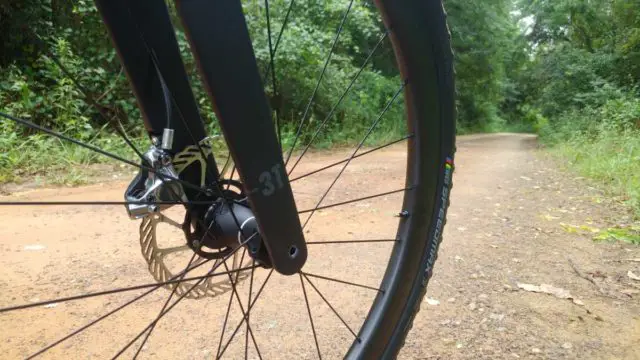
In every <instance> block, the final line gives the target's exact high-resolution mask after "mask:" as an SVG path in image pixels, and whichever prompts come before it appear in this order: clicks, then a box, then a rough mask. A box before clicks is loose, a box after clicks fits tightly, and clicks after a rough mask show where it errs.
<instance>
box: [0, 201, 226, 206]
mask: <svg viewBox="0 0 640 360" xmlns="http://www.w3.org/2000/svg"><path fill="white" fill-rule="evenodd" d="M213 203H214V202H213V201H186V202H185V201H153V202H150V201H0V206H9V205H13V206H55V205H64V206H69V205H78V206H85V205H211V204H213Z"/></svg>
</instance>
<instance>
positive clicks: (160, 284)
mask: <svg viewBox="0 0 640 360" xmlns="http://www.w3.org/2000/svg"><path fill="white" fill-rule="evenodd" d="M206 262H207V261H205V262H203V263H200V264H198V266H199V265H202V264H204V263H206ZM194 268H195V267H194ZM194 268H192V269H189V271H190V270H193V269H194ZM244 270H247V269H238V270H237V271H244ZM219 275H224V274H223V273H218V274H213V275H212V276H219ZM178 276H179V275H177V276H175V277H174V278H176V277H178ZM206 278H208V277H197V278H189V279H184V280H183V281H189V280H196V279H206ZM172 283H175V282H172ZM167 284H170V283H169V282H165V283H155V284H150V286H147V287H153V288H152V289H150V290H148V291H146V292H144V293H142V294H140V295H138V296H136V297H135V298H133V299H131V300H129V301H127V302H126V303H124V304H122V305H120V306H118V307H117V308H115V309H113V310H111V311H109V312H108V313H106V314H104V315H102V316H100V317H99V318H97V319H95V320H93V321H91V322H89V323H87V324H86V325H83V326H82V327H80V328H78V329H76V330H74V331H73V332H71V333H69V334H68V335H66V336H64V337H63V338H61V339H58V340H56V341H55V342H53V343H51V344H49V345H47V346H46V347H44V348H42V349H40V350H38V352H36V353H34V354H32V355H30V356H29V357H28V359H32V358H34V357H36V356H38V355H41V354H43V353H44V352H46V351H48V350H49V349H51V348H53V347H55V346H57V345H59V344H60V343H62V342H64V341H66V340H68V339H69V338H71V337H73V336H75V335H77V334H79V333H81V332H83V331H84V330H86V329H88V328H90V327H91V326H93V325H95V324H97V323H99V322H100V321H102V320H104V319H106V318H107V317H109V316H111V315H113V314H115V313H117V312H118V311H120V310H122V309H124V308H125V307H127V306H129V305H131V304H133V303H134V302H136V301H138V300H140V299H142V298H144V297H145V296H147V295H149V294H151V293H152V292H154V291H156V290H158V289H159V288H161V287H162V286H163V285H167ZM55 302H58V301H49V302H43V303H44V304H51V303H55ZM29 305H32V304H29ZM35 305H42V303H38V304H35ZM28 307H32V306H28Z"/></svg>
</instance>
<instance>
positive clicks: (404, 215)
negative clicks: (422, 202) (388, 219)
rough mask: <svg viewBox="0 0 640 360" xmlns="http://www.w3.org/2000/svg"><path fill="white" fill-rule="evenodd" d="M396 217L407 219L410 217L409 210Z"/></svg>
mask: <svg viewBox="0 0 640 360" xmlns="http://www.w3.org/2000/svg"><path fill="white" fill-rule="evenodd" d="M396 217H399V218H403V219H406V218H408V217H409V212H408V211H407V210H402V211H401V212H400V213H398V215H396Z"/></svg>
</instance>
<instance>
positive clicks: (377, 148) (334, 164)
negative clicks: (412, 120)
mask: <svg viewBox="0 0 640 360" xmlns="http://www.w3.org/2000/svg"><path fill="white" fill-rule="evenodd" d="M412 137H413V135H406V136H403V137H401V138H400V139H397V140H394V141H391V142H388V143H386V144H384V145H380V146H377V147H375V148H373V149H370V150H367V151H364V152H362V153H359V154H357V155H356V156H354V157H353V158H354V159H357V158H359V157H361V156H365V155H367V154H371V153H372V152H375V151H378V150H381V149H384V148H386V147H389V146H391V145H394V144H397V143H399V142H402V141H405V140H407V139H410V138H412ZM347 161H349V158H346V159H343V160H340V161H337V162H334V163H333V164H330V165H327V166H323V167H321V168H319V169H316V170H313V171H311V172H308V173H306V174H304V175H300V176H297V177H295V178H293V179H291V180H289V182H291V183H292V182H294V181H298V180H301V179H304V178H306V177H307V176H311V175H314V174H317V173H319V172H321V171H324V170H327V169H330V168H332V167H334V166H338V165H340V164H344V163H346V162H347Z"/></svg>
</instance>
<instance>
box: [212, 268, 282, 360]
mask: <svg viewBox="0 0 640 360" xmlns="http://www.w3.org/2000/svg"><path fill="white" fill-rule="evenodd" d="M272 274H273V269H271V270H270V271H269V274H268V275H267V278H266V279H265V280H264V282H263V283H262V286H260V289H258V292H257V293H256V297H255V298H254V299H253V302H252V303H251V305H250V306H249V308H248V310H247V311H249V312H251V309H253V307H254V305H255V304H256V302H257V301H258V299H259V298H260V294H262V290H264V288H265V286H266V285H267V282H268V281H269V279H270V278H271V275H272ZM246 320H247V318H246V317H243V318H242V320H240V323H239V324H238V325H237V326H236V328H235V330H233V333H232V334H231V336H230V337H229V340H227V342H226V343H225V345H224V347H223V348H222V350H221V351H219V352H218V356H217V357H216V359H220V358H222V355H223V354H224V352H225V350H227V348H228V347H229V345H230V344H231V341H233V338H234V337H235V336H236V334H237V333H238V330H240V327H242V324H244V322H245V321H246Z"/></svg>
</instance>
